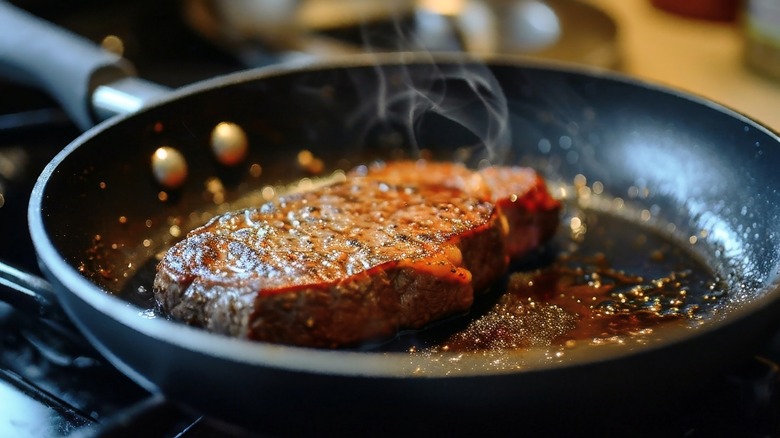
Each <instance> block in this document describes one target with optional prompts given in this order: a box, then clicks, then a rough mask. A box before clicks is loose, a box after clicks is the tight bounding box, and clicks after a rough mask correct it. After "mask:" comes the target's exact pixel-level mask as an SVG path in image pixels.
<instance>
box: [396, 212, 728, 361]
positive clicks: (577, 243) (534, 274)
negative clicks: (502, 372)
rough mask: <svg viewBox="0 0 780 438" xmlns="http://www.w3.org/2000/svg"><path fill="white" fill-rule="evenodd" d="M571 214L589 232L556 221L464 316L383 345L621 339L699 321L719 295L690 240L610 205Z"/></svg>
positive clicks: (510, 346) (479, 348)
mask: <svg viewBox="0 0 780 438" xmlns="http://www.w3.org/2000/svg"><path fill="white" fill-rule="evenodd" d="M578 220H581V221H582V222H581V228H582V229H584V228H585V227H587V232H583V230H582V229H580V230H578V231H577V232H572V231H571V230H569V229H568V228H569V227H567V226H565V225H563V226H562V227H561V228H562V230H561V231H560V232H559V233H558V235H557V237H556V240H555V241H554V242H553V243H552V244H551V245H550V246H549V247H547V248H544V249H543V250H542V251H541V252H540V253H538V254H536V255H535V256H534V257H532V258H530V259H528V260H524V261H522V262H521V263H518V264H516V265H515V266H514V267H513V272H511V273H510V274H509V275H508V276H507V277H506V278H505V280H504V281H503V282H502V283H500V284H498V285H496V286H495V287H494V288H493V290H492V291H489V292H488V293H487V294H485V295H484V296H481V297H478V298H477V303H476V304H475V306H474V310H473V311H472V312H470V313H469V314H468V315H464V316H461V317H458V318H454V319H452V320H450V321H447V322H445V323H442V324H440V325H438V326H436V327H433V328H431V329H429V330H428V331H425V332H416V333H409V334H406V335H405V336H401V337H400V338H399V339H398V340H396V341H395V342H393V343H392V344H391V345H388V346H385V348H389V349H391V350H395V351H398V350H401V351H410V352H412V353H420V354H425V355H430V354H440V353H445V352H446V353H460V352H500V351H507V350H524V349H530V348H537V347H555V348H567V347H573V346H577V345H598V344H608V343H609V344H620V343H624V342H628V341H631V340H635V341H636V340H641V339H642V338H648V337H652V336H656V335H657V334H658V332H660V331H662V330H663V329H664V328H665V327H669V326H675V327H679V326H690V325H696V324H697V322H699V321H701V320H703V319H704V318H705V316H706V315H707V312H708V311H709V310H711V309H712V307H713V306H714V305H715V303H717V302H718V301H719V298H720V297H722V296H723V295H724V294H725V286H724V285H723V283H722V282H721V281H720V280H719V279H718V277H717V276H716V275H715V274H714V273H713V272H711V271H710V270H709V269H708V268H707V266H706V265H705V264H703V263H702V262H701V261H700V260H699V258H698V257H695V256H693V252H692V251H691V248H690V247H689V245H690V243H688V242H679V243H678V242H676V241H673V240H672V239H670V238H668V237H667V236H664V235H662V234H660V233H656V232H654V231H652V230H650V229H648V228H646V227H645V226H643V225H640V224H639V223H637V222H635V221H631V220H628V219H624V218H619V217H616V216H613V215H611V214H608V213H603V212H596V211H587V212H582V213H580V215H579V217H578Z"/></svg>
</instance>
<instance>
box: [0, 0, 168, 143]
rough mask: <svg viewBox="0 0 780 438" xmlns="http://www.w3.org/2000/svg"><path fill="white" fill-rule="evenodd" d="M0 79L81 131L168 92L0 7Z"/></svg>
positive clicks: (107, 56)
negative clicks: (34, 93) (43, 101)
mask: <svg viewBox="0 0 780 438" xmlns="http://www.w3.org/2000/svg"><path fill="white" fill-rule="evenodd" d="M0 74H2V75H4V76H8V77H11V78H13V79H15V80H19V81H22V82H24V83H27V84H31V85H34V86H36V87H40V88H42V89H43V90H44V91H46V92H48V93H49V94H50V95H51V96H53V97H54V98H56V99H57V101H58V102H59V103H60V105H62V107H63V108H64V109H65V111H66V112H67V113H68V115H69V116H70V117H71V118H72V119H73V121H74V122H76V124H77V125H78V126H79V128H81V129H87V128H89V127H91V126H93V125H94V124H95V123H96V122H98V121H100V120H101V119H104V118H107V117H109V116H111V115H114V114H117V113H123V112H132V111H136V110H138V109H139V108H140V107H141V106H142V105H143V104H145V103H147V102H148V101H150V100H152V99H154V98H156V97H159V96H160V95H161V94H163V93H166V92H167V91H168V90H167V89H166V88H165V87H161V86H159V85H156V84H152V83H150V82H146V81H143V80H141V79H138V78H135V77H134V76H135V68H134V67H133V66H132V64H131V63H130V62H129V61H127V60H126V59H124V58H122V57H120V56H118V55H116V54H113V53H111V52H108V51H106V50H103V49H102V48H100V47H99V46H97V45H96V44H94V43H92V42H91V41H89V40H87V39H84V38H82V37H80V36H77V35H75V34H72V33H70V32H68V31H66V30H64V29H60V28H58V27H56V26H55V25H53V24H52V23H49V22H47V21H44V20H41V19H39V18H37V17H34V16H32V15H30V14H28V13H27V12H25V11H22V10H21V9H19V8H16V7H14V6H12V5H10V4H9V3H7V2H5V1H0Z"/></svg>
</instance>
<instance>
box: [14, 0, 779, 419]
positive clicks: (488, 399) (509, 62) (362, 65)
mask: <svg viewBox="0 0 780 438" xmlns="http://www.w3.org/2000/svg"><path fill="white" fill-rule="evenodd" d="M0 17H2V20H0V32H2V33H3V35H2V37H0V41H9V39H8V38H6V36H7V35H5V33H6V32H7V31H8V30H9V29H13V32H14V34H15V35H17V36H18V35H20V33H23V32H26V30H25V29H27V28H26V27H25V26H28V25H32V26H36V27H38V28H37V29H36V30H35V32H40V31H48V30H51V29H49V28H48V26H46V25H42V24H40V23H35V22H30V19H29V18H27V17H25V16H21V17H20V16H19V12H18V11H16V10H15V9H12V8H11V7H9V6H7V5H5V4H2V3H0ZM11 19H20V20H21V23H20V22H16V21H14V22H12V23H9V22H8V21H7V20H11ZM44 33H46V32H44ZM40 38H43V39H37V40H35V41H44V40H45V39H46V38H51V37H50V36H44V37H40ZM57 38H59V37H57ZM22 39H23V40H25V39H26V40H31V39H30V38H22ZM12 41H13V40H12ZM24 42H25V41H18V40H17V41H16V42H15V43H14V44H19V45H21V44H22V43H24ZM28 42H29V41H28ZM78 43H79V44H80V42H78ZM73 44H76V43H73ZM50 45H51V43H50V42H49V43H43V44H39V45H38V46H37V47H35V48H34V49H30V48H27V49H21V48H20V47H15V48H14V49H15V50H13V51H11V50H9V48H8V47H7V46H4V47H2V50H0V52H1V53H2V56H3V58H4V59H11V60H12V61H9V63H13V64H12V65H10V67H11V68H8V70H14V71H17V72H19V71H21V69H22V68H24V69H27V71H29V72H30V73H28V78H29V77H38V78H40V77H43V78H44V79H43V80H39V82H44V83H46V84H48V85H45V86H47V87H49V88H50V89H52V88H57V84H56V83H57V82H58V81H59V79H60V76H63V75H65V74H62V75H57V74H54V75H52V74H50V73H51V72H52V71H61V70H57V69H61V68H64V67H48V66H47V67H44V70H43V73H42V76H36V75H38V74H39V72H40V67H39V66H38V65H39V64H40V62H41V61H43V59H40V58H39V59H36V60H34V62H32V63H29V62H28V60H25V59H24V56H22V57H21V58H22V60H21V61H19V58H20V57H19V56H17V57H16V58H12V57H11V55H10V54H9V53H10V52H14V53H19V51H21V52H22V53H32V52H34V51H36V50H46V47H47V46H50ZM57 47H58V49H57V51H58V52H59V53H58V54H55V55H52V56H49V57H48V58H51V59H54V58H62V56H59V55H61V54H63V53H69V54H75V53H76V52H75V51H73V50H70V49H62V48H61V46H57ZM80 50H81V49H80ZM81 52H82V53H83V52H90V50H81ZM36 53H41V52H36ZM88 54H89V53H88ZM92 54H93V55H94V53H92ZM73 56H75V55H73ZM66 58H67V57H66ZM51 59H49V60H51ZM106 60H108V62H106ZM70 61H72V62H76V60H73V59H70ZM78 61H80V62H79V63H77V64H76V65H80V66H82V67H80V69H81V72H75V73H74V72H73V70H71V71H70V73H68V74H67V75H70V76H79V75H81V76H80V77H77V78H73V77H71V78H70V80H71V82H70V83H71V84H74V83H89V81H88V80H87V79H85V77H86V78H93V75H92V72H90V71H88V70H89V68H86V67H84V66H95V65H98V66H100V67H101V70H106V67H105V66H106V64H108V65H109V67H107V68H108V69H109V70H111V71H112V74H111V75H109V80H110V81H114V80H117V79H118V78H119V80H120V81H126V73H122V74H115V73H116V72H117V71H120V70H123V69H124V68H122V69H117V68H116V65H115V64H116V62H117V60H116V59H114V58H112V57H110V56H107V55H106V54H104V53H100V60H99V62H96V61H94V57H90V58H87V60H81V59H79V60H78ZM72 62H71V63H70V64H68V63H66V64H68V65H73V64H72ZM121 62H124V61H121ZM124 70H126V69H124ZM85 72H86V73H85ZM52 77H54V79H52ZM45 78H49V79H45ZM131 82H132V80H131ZM97 85H98V84H95V83H92V84H91V85H90V86H88V87H87V86H80V88H79V90H76V91H75V92H74V89H75V88H77V87H75V86H72V85H71V86H68V87H66V89H65V90H59V91H56V92H55V95H57V96H59V97H60V99H62V100H63V101H66V100H67V99H69V97H67V95H68V94H69V93H70V94H74V93H76V94H78V92H88V91H90V90H94V89H96V87H97ZM410 90H411V91H410ZM87 94H88V93H87ZM152 94H153V93H152ZM155 99H156V100H153V101H151V102H147V103H145V106H143V107H142V108H140V109H137V110H136V111H135V112H134V113H132V114H130V115H120V116H116V117H112V118H110V119H109V120H107V121H104V122H102V123H100V124H99V125H97V126H95V127H93V128H91V129H89V130H87V131H86V132H85V133H84V134H83V135H81V136H79V137H78V138H77V139H75V140H74V141H73V142H72V143H71V144H69V145H67V146H66V147H65V148H64V149H63V150H62V151H61V152H60V153H59V154H58V155H57V156H56V157H55V158H54V159H53V160H52V161H51V163H50V164H49V165H48V166H47V167H46V168H45V170H44V171H43V172H42V174H41V175H40V178H39V180H38V182H37V184H36V186H35V188H34V190H33V193H32V195H31V200H30V205H29V226H30V233H31V236H32V239H33V243H34V245H35V248H36V251H37V254H38V257H39V261H40V267H41V270H42V271H43V273H44V274H45V276H46V279H47V280H48V282H50V284H51V289H53V291H54V294H47V293H46V290H47V289H48V288H47V286H46V284H47V283H46V282H45V281H44V280H41V279H35V278H34V277H30V276H27V275H25V274H23V273H16V272H14V271H13V270H11V269H6V270H5V271H6V274H5V276H4V277H5V283H16V285H17V289H22V290H25V291H26V292H27V293H30V294H31V296H32V297H33V298H31V299H28V298H29V296H22V297H21V298H20V301H22V302H25V303H29V302H30V301H33V302H34V304H36V305H37V304H38V302H37V301H35V299H36V298H37V297H41V296H43V297H44V298H45V299H46V300H49V301H56V302H57V303H59V304H58V305H59V306H61V308H62V309H64V311H65V313H66V314H67V317H68V318H69V319H70V320H71V321H73V323H74V324H75V325H76V326H77V327H78V328H79V329H80V330H81V331H82V332H83V334H84V335H85V337H86V338H87V339H88V340H89V342H90V343H91V344H92V345H94V346H95V348H96V349H97V350H98V351H99V352H100V353H102V354H103V355H104V356H105V357H106V358H107V359H108V360H109V361H110V362H111V363H112V364H113V365H115V366H116V367H117V368H118V369H119V370H120V371H121V372H123V373H125V374H126V375H128V376H129V377H130V378H132V379H133V380H134V381H136V382H138V383H139V384H140V385H142V386H143V387H144V388H147V389H148V390H150V391H152V392H154V393H161V394H163V395H164V396H165V397H166V398H168V399H170V400H172V401H175V402H177V403H180V404H181V405H183V406H185V407H186V408H188V409H192V410H194V411H196V412H199V413H203V414H206V415H209V416H211V417H214V418H218V419H222V420H226V421H229V422H232V423H234V424H238V425H242V426H245V427H248V428H252V429H257V430H262V431H264V432H269V433H272V434H288V433H292V434H296V433H318V432H322V431H325V430H334V429H328V428H331V427H336V428H344V429H349V428H354V429H356V430H358V431H363V432H366V431H369V430H376V429H379V430H378V431H377V432H381V431H385V432H387V431H389V433H395V434H398V433H405V434H409V435H414V434H417V433H421V434H425V433H431V432H442V433H444V432H448V431H449V432H463V431H469V430H471V431H473V430H485V429H488V430H489V429H491V428H499V427H501V426H507V427H511V428H515V429H514V430H517V429H516V428H518V427H519V428H524V427H528V425H531V424H533V422H534V420H535V419H538V418H540V417H539V416H538V413H539V412H542V413H546V414H547V415H546V416H545V417H544V418H557V415H558V414H561V415H565V416H566V418H570V414H572V413H573V412H580V411H585V410H589V409H590V410H593V409H597V410H598V409H603V411H602V415H603V414H605V413H611V412H613V411H612V410H611V409H614V408H617V407H620V406H624V407H625V406H632V407H633V406H636V405H634V403H639V402H641V401H642V400H648V399H653V400H655V398H654V396H655V395H659V394H660V395H663V394H666V393H675V389H679V388H683V387H686V385H688V384H691V383H693V382H704V381H706V378H707V376H711V375H714V374H715V373H717V372H720V371H721V370H723V369H724V367H726V366H728V365H730V364H733V363H735V362H736V361H739V360H741V359H743V358H744V357H745V356H746V355H749V354H752V353H753V352H754V351H756V348H757V346H758V345H760V344H761V343H762V342H764V341H765V340H766V338H767V337H768V336H769V335H770V334H771V333H772V331H773V330H774V329H775V328H776V325H777V324H776V319H777V314H778V313H777V312H778V305H779V303H780V301H779V300H778V294H780V292H778V289H777V284H776V283H777V276H778V248H780V221H778V220H777V219H778V215H779V214H780V202H778V189H780V180H779V179H778V176H777V175H778V174H777V172H776V169H775V167H776V166H775V163H777V162H780V148H778V146H780V139H779V138H778V136H777V134H775V133H773V132H772V131H771V130H769V129H767V128H765V127H762V126H761V125H760V124H758V123H757V122H755V121H752V120H750V119H748V118H746V117H744V116H742V115H740V114H738V113H736V112H734V111H731V110H729V109H728V108H725V107H723V106H721V105H718V104H716V103H713V102H710V101H707V100H704V99H701V98H698V97H695V96H691V95H688V94H685V93H681V92H679V91H675V90H670V89H666V88H663V87H659V86H655V85H652V84H648V83H643V82H639V81H637V80H635V79H632V78H628V77H623V76H620V75H617V74H614V73H609V72H603V71H597V70H585V69H581V68H578V67H573V66H567V65H558V64H556V65H552V64H538V63H531V62H527V61H524V60H522V59H518V58H507V57H503V58H496V59H490V60H475V59H472V58H467V57H463V56H460V55H456V54H440V55H435V56H434V55H431V54H414V55H411V54H401V53H395V54H385V55H378V54H373V55H368V56H355V57H350V58H345V59H343V60H332V61H327V62H323V63H310V64H300V65H280V66H273V67H268V68H264V69H259V70H249V71H244V72H239V73H237V74H232V75H228V76H226V77H221V78H217V79H214V80H209V81H206V82H203V83H199V84H195V85H192V86H188V87H185V88H183V89H180V90H176V91H173V92H170V93H167V94H165V95H164V96H161V97H157V98H155ZM88 101H89V97H84V95H83V94H82V95H81V96H80V97H79V98H78V99H77V100H74V101H70V102H69V103H64V106H66V107H67V108H70V109H71V111H72V112H73V113H75V114H74V118H76V119H77V120H79V122H80V123H81V125H82V126H86V125H88V124H89V123H90V120H92V119H93V118H94V111H93V110H91V109H89V105H88ZM443 108H446V109H448V110H447V111H444V110H443ZM493 113H497V114H499V115H500V116H501V117H499V118H496V117H493V116H491V115H490V114H493ZM222 121H231V122H234V123H236V124H238V125H240V126H242V127H243V128H244V129H245V130H246V132H247V135H248V138H249V140H250V145H251V147H250V153H249V157H248V158H247V160H246V162H245V163H243V164H242V165H241V166H239V167H224V166H222V165H221V164H219V163H218V161H217V160H215V159H214V157H213V156H212V154H211V152H210V149H209V147H208V141H209V140H208V139H209V133H210V131H211V129H212V128H213V127H214V126H215V125H216V124H218V123H219V122H222ZM163 144H165V145H169V146H173V147H175V148H177V149H179V150H180V151H181V152H182V154H183V155H184V157H185V158H186V160H187V163H188V165H189V174H188V176H187V179H186V181H185V183H184V185H183V186H181V187H180V188H178V189H175V190H171V189H165V188H162V187H161V186H160V185H159V184H158V183H157V182H156V180H155V179H154V177H153V176H152V172H151V169H150V164H149V163H150V157H151V155H152V153H153V152H154V150H155V149H156V148H158V147H159V146H160V145H163ZM303 149H305V150H308V151H310V152H311V153H312V154H313V155H314V156H316V157H319V158H320V159H321V160H322V161H323V162H324V164H325V166H326V170H325V174H327V173H328V172H330V171H333V170H335V169H348V168H351V167H353V166H355V165H358V164H361V163H365V162H367V161H369V160H373V159H394V158H398V157H400V156H407V157H408V156H415V154H418V153H420V152H421V151H422V150H423V149H424V150H425V151H424V154H426V155H431V156H434V157H437V158H440V159H458V160H462V161H466V162H467V163H468V164H470V165H473V166H478V165H480V163H483V164H484V163H485V160H488V161H490V162H491V163H505V164H522V165H531V166H534V167H535V168H537V169H539V171H540V172H542V173H544V174H545V176H546V177H547V178H548V180H549V181H550V183H551V186H552V187H554V189H555V192H554V193H556V195H558V196H561V197H566V196H565V195H566V194H567V193H570V191H569V189H570V188H571V186H572V181H574V180H579V181H582V179H583V178H584V179H586V180H587V181H589V182H595V181H598V182H599V183H600V185H601V186H602V187H603V190H599V191H601V192H603V194H604V196H605V199H612V200H613V201H610V202H608V203H607V204H609V205H611V206H615V205H618V206H623V207H624V208H621V209H617V210H615V209H613V210H614V211H613V210H611V211H612V213H614V214H615V215H617V216H621V217H622V219H621V221H622V222H619V223H620V224H624V225H625V226H626V227H628V229H629V230H631V229H633V228H631V227H635V226H636V227H639V229H642V230H646V229H650V228H652V226H651V224H650V223H651V222H654V221H658V223H663V224H666V225H665V227H664V228H663V230H665V232H666V233H667V234H669V239H671V240H672V241H675V242H682V243H680V245H682V246H685V247H686V251H687V252H689V253H690V254H691V257H692V258H695V259H697V260H701V261H702V262H705V263H707V265H708V266H709V267H710V269H712V270H713V271H715V272H717V273H718V274H719V275H721V276H722V278H723V279H724V281H725V282H726V283H728V284H729V285H730V287H729V289H728V292H729V293H728V294H727V296H726V297H724V298H723V303H722V306H720V307H719V311H718V312H716V313H715V314H714V315H712V316H711V317H708V318H707V319H706V320H704V321H702V323H701V324H700V325H697V326H695V327H690V328H686V329H684V330H679V331H675V330H670V331H668V333H666V334H665V335H664V337H663V339H659V340H655V341H652V342H646V343H637V344H636V345H633V344H632V345H612V346H603V347H599V348H582V349H575V350H573V351H567V352H566V353H565V354H564V355H563V357H557V356H555V355H552V356H551V355H550V351H548V350H545V349H542V350H540V351H536V350H529V351H520V352H514V353H507V354H506V355H503V356H502V355H499V356H498V357H496V356H485V355H481V354H463V355H457V356H446V355H445V356H443V357H440V358H434V359H433V360H429V359H428V358H419V357H416V356H412V355H410V354H409V353H407V352H392V351H383V350H371V349H367V350H339V351H324V350H317V349H307V348H296V347H289V346H282V345H270V344H264V343H253V342H247V341H243V340H238V339H231V338H226V337H222V336H217V335H214V334H210V333H206V332H205V331H203V330H200V329H197V328H193V327H189V326H186V325H183V324H179V323H176V322H173V321H169V320H166V319H165V318H160V317H155V316H154V315H153V314H152V313H151V312H149V311H148V309H146V308H144V307H143V305H139V304H137V303H138V302H139V301H141V302H142V301H143V299H144V297H145V296H146V295H145V294H147V295H148V288H150V284H151V277H150V276H151V275H153V266H154V263H155V261H156V259H155V255H156V254H158V253H159V252H160V251H163V250H164V249H165V248H166V247H167V246H169V245H171V244H172V243H173V242H174V241H175V240H176V239H178V238H179V233H178V231H177V230H185V231H186V230H187V229H188V228H189V227H192V226H195V225H196V224H198V223H201V222H202V221H204V220H206V219H207V218H208V217H210V216H213V215H214V214H216V213H219V212H220V211H222V210H225V209H230V208H237V207H238V206H240V205H242V203H244V202H251V201H252V200H255V201H256V199H255V198H253V197H252V194H253V193H255V192H258V191H259V192H260V193H263V191H266V192H267V191H268V190H275V189H277V188H279V187H281V186H283V185H284V184H286V183H290V182H293V181H297V180H300V179H301V178H312V175H310V174H308V173H307V172H306V170H305V169H303V168H301V166H299V164H298V161H297V159H296V157H297V154H298V152H299V151H301V150H303ZM250 164H257V165H258V166H259V167H258V166H255V167H251V166H250ZM250 169H253V170H250ZM258 169H260V170H261V171H260V172H258ZM204 188H205V189H204ZM217 194H218V196H216V195H217ZM216 198H219V199H216ZM617 199H619V200H620V201H621V202H614V200H617ZM247 200H248V201H247ZM577 206H579V204H577V203H575V205H574V207H571V208H576V207H577ZM629 206H630V208H629ZM618 210H619V211H618ZM632 211H636V212H642V213H643V214H640V215H638V216H636V217H635V216H633V215H632V214H631V213H630V212H632ZM623 212H626V213H625V214H624V213H623ZM644 212H647V213H648V214H650V216H652V218H649V219H650V220H648V214H644ZM669 224H672V225H673V227H670V226H669ZM564 225H565V226H566V225H567V224H566V223H565V221H564ZM565 226H564V228H565ZM694 237H696V238H694ZM609 248H610V250H611V251H614V255H615V259H616V260H618V261H623V260H630V259H631V258H632V255H633V254H635V253H636V251H635V248H634V247H633V246H632V245H629V244H628V243H627V242H624V241H617V242H613V244H612V245H611V246H609ZM608 255H610V254H608ZM640 266H641V265H640ZM8 272H11V274H13V275H10V274H8ZM16 274H18V275H16ZM144 285H145V287H146V288H147V292H144V290H143V288H142V287H143V286H144ZM35 293H37V294H38V295H35ZM17 298H18V297H17ZM39 307H40V306H39ZM49 307H50V306H49ZM659 332H660V331H659ZM559 423H560V422H559ZM336 430H341V429H336Z"/></svg>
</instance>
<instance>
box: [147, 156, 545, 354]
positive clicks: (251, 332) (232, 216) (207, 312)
mask: <svg viewBox="0 0 780 438" xmlns="http://www.w3.org/2000/svg"><path fill="white" fill-rule="evenodd" d="M559 212H560V204H559V203H558V201H556V200H555V199H553V198H552V197H551V196H550V195H549V193H548V191H547V188H546V186H545V183H544V181H543V180H542V179H541V178H540V177H539V176H538V175H537V174H536V172H534V171H533V170H531V169H526V168H510V167H502V168H488V169H485V170H482V171H479V172H475V171H472V170H469V169H467V168H466V167H464V166H461V165H458V164H453V163H431V162H425V161H419V162H412V161H401V162H392V163H389V164H382V165H375V166H370V167H369V166H362V167H359V168H357V169H355V170H353V171H352V172H350V173H349V174H347V177H346V179H345V181H342V182H338V183H334V184H331V185H327V186H324V187H320V188H317V189H313V190H311V191H306V192H301V193H289V194H286V195H282V196H280V197H278V198H277V199H275V200H273V201H270V202H268V203H266V204H264V205H262V206H259V207H257V208H249V209H244V210H240V211H235V212H230V213H227V214H223V215H221V216H218V217H216V218H214V219H212V220H211V221H209V222H208V223H207V224H205V225H203V226H201V227H199V228H196V229H194V230H193V231H191V232H190V233H189V234H188V235H187V237H186V238H185V239H184V240H182V241H181V242H179V243H177V244H176V245H174V246H173V247H172V248H171V249H170V250H169V251H168V252H167V253H166V254H165V255H164V256H163V258H162V260H161V261H160V262H159V264H158V266H157V275H156V277H155V281H154V293H155V297H156V299H157V302H158V304H159V306H160V308H161V310H162V311H163V312H164V313H166V314H168V315H170V316H171V317H172V318H174V319H177V320H181V321H184V322H186V323H188V324H192V325H196V326H202V327H205V328H206V329H208V330H210V331H213V332H216V333H221V334H226V335H230V336H235V337H240V338H248V339H253V340H259V341H268V342H275V343H283V344H290V345H298V346H308V347H329V348H335V347H342V346H355V345H359V344H361V343H366V342H376V341H382V340H386V339H388V338H391V337H393V336H395V335H396V334H397V333H398V332H399V330H402V329H417V328H422V327H424V326H425V325H427V324H429V323H431V322H433V321H436V320H439V319H442V318H445V317H447V316H451V315H455V314H459V313H464V312H467V311H468V310H469V308H470V307H471V305H472V303H473V300H474V294H475V291H476V292H481V291H483V290H486V289H488V288H489V286H490V285H491V283H493V282H494V281H496V280H497V279H498V278H500V277H501V276H502V275H504V274H505V272H506V270H507V267H508V264H509V262H510V260H511V259H512V258H515V257H520V256H522V255H525V254H527V253H528V252H530V251H532V250H534V249H535V248H537V247H538V246H539V245H540V244H541V243H543V242H544V241H545V240H546V239H548V238H549V237H551V236H552V234H553V233H554V231H555V229H556V227H557V224H558V215H559Z"/></svg>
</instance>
